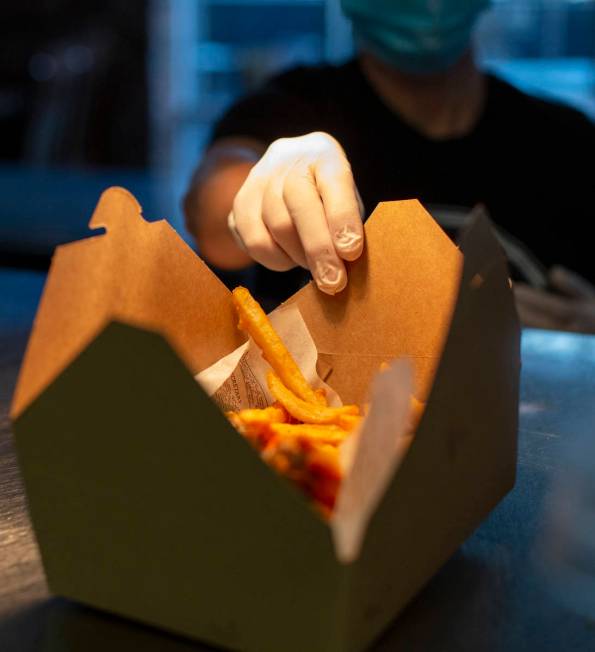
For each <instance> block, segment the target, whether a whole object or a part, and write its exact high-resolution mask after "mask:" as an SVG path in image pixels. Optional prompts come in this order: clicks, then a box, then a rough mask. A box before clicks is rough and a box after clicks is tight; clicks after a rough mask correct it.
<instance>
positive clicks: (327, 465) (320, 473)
mask: <svg viewBox="0 0 595 652" xmlns="http://www.w3.org/2000/svg"><path fill="white" fill-rule="evenodd" d="M262 457H263V459H264V460H265V461H266V462H267V463H268V464H270V465H271V467H272V468H274V469H275V470H276V471H277V472H278V473H281V474H282V475H284V476H285V477H286V478H288V479H289V480H291V481H292V482H294V483H295V484H296V485H297V486H298V487H300V489H301V490H302V491H303V492H304V493H305V494H307V495H308V496H310V498H312V499H313V500H314V501H316V504H317V506H318V507H319V509H321V511H322V512H323V514H324V515H325V516H327V517H328V516H330V513H331V510H332V509H333V507H334V505H335V500H336V497H337V492H338V490H339V485H340V483H341V466H340V462H339V452H338V448H337V447H336V446H327V445H324V444H320V443H317V442H312V441H311V440H310V439H308V438H307V437H295V438H287V439H281V438H280V439H276V440H274V441H273V443H272V444H271V445H270V446H269V447H267V448H266V449H265V451H264V452H263V453H262Z"/></svg>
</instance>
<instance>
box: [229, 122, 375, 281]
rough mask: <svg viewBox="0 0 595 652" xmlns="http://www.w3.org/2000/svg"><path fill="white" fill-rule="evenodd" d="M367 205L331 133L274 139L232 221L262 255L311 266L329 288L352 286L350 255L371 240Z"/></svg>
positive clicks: (272, 262) (287, 265)
mask: <svg viewBox="0 0 595 652" xmlns="http://www.w3.org/2000/svg"><path fill="white" fill-rule="evenodd" d="M362 216H363V206H362V203H361V199H360V198H359V194H358V192H357V188H356V186H355V182H354V180H353V175H352V173H351V166H350V165H349V161H348V160H347V158H346V156H345V152H344V151H343V149H342V147H341V146H340V145H339V143H338V142H337V141H336V140H335V139H334V138H333V137H332V136H330V135H329V134H327V133H323V132H313V133H310V134H307V135H305V136H299V137H297V138H280V139H279V140H276V141H274V142H273V143H272V144H271V145H270V146H269V148H268V149H267V150H266V152H265V153H264V155H263V156H262V158H261V159H260V160H259V161H258V163H257V164H256V165H255V166H254V167H253V168H252V170H251V171H250V173H249V175H248V177H247V179H246V181H245V182H244V184H243V185H242V187H241V188H240V190H239V192H238V193H237V195H236V197H235V200H234V203H233V210H232V211H231V213H230V214H229V218H228V225H229V228H230V230H231V232H232V234H233V235H234V237H235V239H236V241H237V243H238V245H239V246H241V247H242V248H243V249H244V250H245V251H246V252H247V253H248V254H249V255H250V256H251V257H252V258H253V259H254V260H255V261H257V262H259V263H261V264H262V265H264V266H265V267H268V268H269V269H273V270H276V271H284V270H287V269H291V268H292V267H295V266H296V265H301V266H302V267H304V268H306V269H309V270H310V271H311V273H312V276H313V278H314V280H315V281H316V284H317V285H318V287H319V288H320V289H321V290H322V291H323V292H326V293H328V294H335V293H337V292H340V291H341V290H342V289H343V288H344V287H345V285H346V284H347V274H346V272H345V265H344V264H343V260H355V259H356V258H358V257H359V256H360V254H361V253H362V250H363V245H364V231H363V225H362Z"/></svg>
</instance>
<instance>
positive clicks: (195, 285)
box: [11, 188, 243, 417]
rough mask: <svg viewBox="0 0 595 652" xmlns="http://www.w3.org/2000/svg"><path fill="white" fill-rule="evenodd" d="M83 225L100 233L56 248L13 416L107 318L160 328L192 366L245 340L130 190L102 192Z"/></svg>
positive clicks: (224, 304) (225, 295) (214, 288)
mask: <svg viewBox="0 0 595 652" xmlns="http://www.w3.org/2000/svg"><path fill="white" fill-rule="evenodd" d="M89 226H90V228H91V229H97V228H100V227H103V228H105V229H106V233H105V234H101V235H96V236H93V237H90V238H88V239H86V240H81V241H78V242H73V243H70V244H66V245H62V246H60V247H58V248H57V249H56V252H55V254H54V258H53V260H52V266H51V268H50V272H49V275H48V279H47V281H46V286H45V289H44V292H43V296H42V298H41V302H40V305H39V309H38V312H37V316H36V319H35V323H34V326H33V331H32V334H31V337H30V339H29V345H28V347H27V352H26V354H25V358H24V361H23V365H22V367H21V372H20V375H19V379H18V384H17V387H16V391H15V395H14V398H13V404H12V409H11V414H12V416H13V417H17V416H18V415H19V414H20V413H21V412H22V411H23V409H24V408H25V407H26V406H27V405H28V404H29V403H30V402H31V401H32V400H33V399H34V398H35V397H36V396H37V395H38V394H39V393H40V392H41V391H42V390H43V389H44V388H45V387H46V386H47V385H48V383H49V382H51V380H52V379H53V378H55V377H56V375H57V374H58V373H60V372H61V371H62V370H63V369H64V368H65V367H66V366H67V365H68V364H69V362H70V361H71V360H72V359H73V358H74V357H75V356H76V355H77V354H78V353H79V352H80V351H81V350H82V349H83V348H84V347H85V345H86V344H88V343H89V341H90V340H91V339H92V338H93V337H94V336H95V335H96V334H97V333H98V331H99V330H100V329H101V328H102V327H103V326H105V324H106V323H107V322H108V321H110V320H112V319H119V320H121V321H124V322H126V323H131V324H136V325H138V326H142V327H145V328H149V329H151V330H157V331H159V332H161V333H162V334H164V335H165V336H166V337H167V338H168V340H169V342H170V343H171V344H172V345H173V346H174V348H175V349H176V350H177V351H178V353H179V354H180V355H181V357H182V358H183V359H184V360H185V362H186V364H187V365H188V366H189V367H190V368H191V369H192V370H193V371H194V372H195V373H196V372H198V371H200V370H201V369H203V368H205V367H207V366H209V365H210V364H212V363H213V362H215V361H216V360H218V359H219V358H221V357H222V356H224V355H225V354H227V353H229V352H230V351H232V350H233V349H234V348H236V347H237V346H239V345H240V344H241V343H242V342H243V336H242V334H241V333H240V332H239V331H238V330H237V328H236V325H235V322H236V320H235V317H234V311H233V305H232V302H231V294H230V292H229V291H228V290H227V288H225V286H224V285H223V284H222V283H221V282H220V281H219V280H218V279H217V278H216V276H215V275H214V274H213V273H212V272H211V271H210V270H209V269H208V267H207V266H206V265H205V264H204V263H203V262H202V261H201V260H200V258H198V256H196V254H195V253H194V252H193V251H192V250H191V249H190V247H189V246H188V245H187V244H186V243H185V242H184V241H183V240H182V239H181V238H180V237H179V236H178V234H177V233H176V232H175V231H174V229H173V228H172V227H171V226H170V225H169V224H168V223H167V222H166V221H165V220H161V221H158V222H146V221H145V220H144V219H143V217H142V216H141V207H140V205H139V204H138V202H137V201H136V199H135V198H134V197H133V196H132V195H131V194H130V193H129V192H127V191H126V190H124V189H123V188H109V189H108V190H106V191H105V192H104V193H103V194H102V196H101V199H100V201H99V203H98V205H97V207H96V209H95V211H94V213H93V216H92V217H91V221H90V222H89Z"/></svg>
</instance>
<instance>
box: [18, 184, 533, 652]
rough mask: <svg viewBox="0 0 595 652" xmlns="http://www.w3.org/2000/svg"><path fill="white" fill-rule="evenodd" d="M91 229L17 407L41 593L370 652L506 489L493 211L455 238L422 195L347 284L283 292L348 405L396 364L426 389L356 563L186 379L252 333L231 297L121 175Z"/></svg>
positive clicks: (391, 205) (61, 260)
mask: <svg viewBox="0 0 595 652" xmlns="http://www.w3.org/2000/svg"><path fill="white" fill-rule="evenodd" d="M90 227H91V228H92V229H99V228H104V229H105V233H101V232H99V233H98V234H96V235H93V236H92V237H89V238H88V239H86V240H83V241H79V242H74V243H70V244H67V245H63V246H60V247H58V249H57V251H56V253H55V255H54V259H53V262H52V267H51V270H50V273H49V276H48V279H47V283H46V287H45V290H44V293H43V296H42V299H41V302H40V306H39V309H38V313H37V317H36V319H35V324H34V327H33V331H32V334H31V337H30V341H29V345H28V348H27V352H26V355H25V358H24V361H23V364H22V368H21V372H20V376H19V380H18V384H17V388H16V391H15V395H14V399H13V405H12V419H13V426H14V434H15V440H16V445H17V451H18V457H19V463H20V466H21V470H22V474H23V478H24V482H25V487H26V492H27V497H28V503H29V510H30V514H31V518H32V522H33V526H34V529H35V533H36V537H37V541H38V543H39V547H40V551H41V555H42V559H43V564H44V568H45V572H46V576H47V580H48V583H49V587H50V589H51V591H53V592H54V593H55V594H58V595H62V596H66V597H68V598H72V599H74V600H78V601H80V602H83V603H86V604H88V605H92V606H94V607H97V608H100V609H104V610H106V611H109V612H113V613H116V614H120V615H123V616H126V617H129V618H132V619H135V620H138V621H141V622H144V623H148V624H151V625H154V626H157V627H161V628H164V629H166V630H169V631H172V632H176V633H179V634H183V635H186V636H189V637H193V638H197V639H200V640H203V641H205V642H207V643H210V644H213V645H217V646H222V647H225V648H230V649H234V650H244V651H248V652H280V651H283V652H306V651H308V652H310V651H311V652H352V651H353V652H355V651H359V650H364V649H366V648H367V647H368V646H369V645H370V643H371V642H372V641H373V640H374V639H375V638H376V637H377V636H378V635H379V634H380V633H381V632H382V630H383V629H384V628H385V627H386V626H387V625H388V624H389V622H390V621H391V620H392V619H393V618H394V617H395V615H396V614H397V613H398V612H399V611H400V610H401V609H402V608H403V606H404V605H405V604H406V603H407V602H408V601H409V600H410V599H411V598H412V597H413V595H414V594H415V593H416V592H418V591H419V590H420V588H421V587H422V586H423V585H424V584H425V583H426V582H427V581H428V580H429V579H430V578H431V576H432V575H433V574H434V573H435V572H436V571H437V570H438V568H439V567H440V566H441V565H442V564H443V563H444V562H445V561H446V560H447V559H448V558H449V556H450V555H452V553H453V552H454V551H455V550H456V549H457V547H458V546H459V545H460V544H461V543H462V542H463V541H464V540H465V538H466V537H467V536H468V535H469V534H470V533H471V532H472V531H473V530H474V529H475V528H476V527H477V525H478V524H479V523H480V521H481V520H482V519H483V518H484V517H485V516H486V515H487V514H488V512H489V511H490V510H491V509H492V508H493V507H494V506H495V505H496V504H497V503H498V501H499V500H500V499H501V498H502V497H503V496H504V495H505V494H506V493H507V492H508V491H509V490H510V489H511V487H512V486H513V484H514V480H515V469H516V445H517V443H516V437H517V408H518V388H519V370H520V348H519V341H520V330H519V324H518V319H517V316H516V312H515V309H514V303H513V297H512V291H511V286H510V281H509V279H508V272H507V267H506V261H505V259H504V256H503V254H502V252H501V250H500V247H499V245H498V243H497V241H496V238H495V236H494V233H493V231H492V229H491V226H490V224H489V222H488V221H487V220H486V219H484V218H479V219H476V220H475V221H474V223H472V224H471V225H470V226H469V227H468V228H467V230H466V232H465V233H464V234H463V235H462V238H461V240H460V242H459V247H458V248H457V247H456V246H455V245H454V244H452V242H451V241H450V240H449V239H448V238H447V236H446V235H445V234H444V233H443V232H442V230H441V229H440V228H439V227H438V225H437V224H436V223H435V222H434V221H433V219H432V218H431V216H430V215H429V214H428V213H427V212H426V211H425V210H424V208H423V207H422V206H421V204H419V202H417V201H416V200H408V201H399V202H387V203H382V204H379V205H378V207H377V208H376V210H375V211H374V213H373V214H372V216H371V217H370V219H369V220H368V221H367V223H366V249H365V252H364V254H363V255H362V257H361V259H360V260H358V261H357V262H355V263H353V264H350V265H349V279H350V280H349V284H348V287H347V289H346V290H345V291H344V292H342V293H340V294H339V295H337V296H335V297H330V296H327V295H324V294H322V293H320V292H319V291H318V290H317V289H316V287H315V286H314V285H312V284H310V285H308V286H306V287H305V288H303V289H302V290H301V291H299V292H298V293H297V294H296V295H294V296H293V297H291V299H290V301H291V302H295V303H296V304H297V305H298V307H299V309H300V312H301V314H302V316H303V318H304V320H305V322H306V325H307V327H308V329H309V331H310V333H311V335H312V337H313V339H314V342H315V344H316V347H317V349H318V357H319V363H320V365H321V367H322V366H324V367H325V368H326V369H330V374H329V375H328V376H327V377H326V378H325V379H326V381H327V382H328V383H329V385H330V386H331V387H333V388H334V389H335V390H337V392H338V393H339V395H340V396H341V398H342V400H343V401H344V402H357V403H360V404H361V403H363V402H365V401H366V400H367V396H368V389H369V386H370V383H371V381H372V378H373V377H374V376H375V374H376V372H377V370H378V366H379V364H380V363H381V362H383V361H390V360H393V359H394V358H398V357H400V356H405V357H407V358H408V359H409V360H410V361H411V363H412V365H413V371H414V373H413V381H414V389H415V394H416V395H417V396H418V397H419V398H421V399H422V400H425V401H427V404H426V409H425V412H424V415H423V417H422V420H421V422H420V424H419V427H418V429H417V432H416V434H415V438H414V439H413V443H412V444H411V446H410V448H409V451H408V453H407V454H406V456H405V458H404V459H403V460H402V462H401V464H400V466H399V467H398V469H396V470H395V471H394V473H392V474H390V475H389V477H388V478H387V480H386V483H385V487H384V489H383V492H382V495H381V496H380V497H379V500H378V501H377V504H376V506H375V508H374V510H373V512H372V514H371V516H370V519H369V522H368V523H367V526H366V528H365V531H364V532H363V536H362V539H361V545H360V546H359V548H358V551H357V555H356V556H355V558H353V559H351V560H349V561H346V560H345V559H339V556H338V554H337V549H336V546H335V542H334V539H333V531H332V528H331V526H330V524H329V523H327V522H326V521H325V520H323V519H322V518H321V517H320V516H319V515H318V514H317V513H316V512H315V511H314V510H313V509H312V507H311V506H310V505H309V504H308V502H307V501H306V499H305V498H304V497H303V496H302V495H301V494H300V493H299V492H298V491H297V490H296V489H294V487H293V486H291V485H290V484H289V483H288V482H286V481H285V480H284V479H283V478H281V477H279V476H277V475H276V474H275V473H274V472H273V471H272V470H271V469H269V468H268V467H267V466H266V465H265V464H264V463H263V462H262V461H261V460H260V458H259V456H258V455H257V454H256V453H255V452H254V450H253V449H252V448H251V447H250V446H249V444H248V443H247V442H246V441H245V440H244V439H243V438H242V437H241V436H239V435H238V433H237V432H236V431H235V430H234V429H233V428H232V426H231V425H230V424H229V423H228V421H227V419H226V418H225V417H224V415H223V414H222V413H221V411H220V410H219V408H218V407H217V406H216V405H215V404H214V403H213V402H212V401H211V399H210V398H209V397H208V396H207V395H206V394H205V393H204V391H203V390H202V388H201V386H200V385H199V384H198V383H197V382H196V381H195V380H194V378H193V376H194V374H196V373H198V372H199V371H201V370H203V369H205V368H206V367H208V366H210V365H211V364H213V363H214V362H216V361H217V360H219V359H220V358H222V357H223V356H224V355H226V354H228V353H230V352H231V351H233V350H234V349H235V348H237V347H238V346H239V345H241V344H242V342H243V341H244V339H243V335H242V334H241V333H240V332H239V331H238V330H237V328H236V322H237V319H236V316H235V314H234V310H233V306H232V301H231V294H230V292H229V291H228V290H227V289H226V288H225V287H224V286H223V285H222V284H221V283H220V282H219V281H218V280H217V279H216V277H215V276H214V275H213V274H212V273H211V272H210V271H209V269H208V268H207V267H206V265H204V263H203V262H202V261H201V260H200V259H199V258H198V257H197V256H196V254H194V252H192V250H191V249H190V248H189V247H188V246H187V245H186V244H185V243H184V242H183V241H182V240H181V239H180V238H179V236H177V234H176V233H175V231H174V230H173V229H172V228H171V227H170V226H169V225H168V224H167V223H166V222H165V221H158V222H146V221H145V220H144V219H143V218H142V216H141V213H140V206H139V205H138V203H137V202H136V200H135V199H134V198H133V197H132V196H131V195H130V194H129V193H128V192H127V191H125V190H123V189H121V188H111V189H109V190H107V191H106V192H105V193H104V194H103V195H102V197H101V199H100V201H99V204H98V206H97V208H96V210H95V212H94V214H93V216H92V218H91V221H90Z"/></svg>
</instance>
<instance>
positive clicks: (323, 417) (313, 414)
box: [267, 371, 359, 424]
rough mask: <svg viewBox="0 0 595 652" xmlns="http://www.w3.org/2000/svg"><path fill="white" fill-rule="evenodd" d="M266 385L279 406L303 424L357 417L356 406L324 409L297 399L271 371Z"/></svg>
mask: <svg viewBox="0 0 595 652" xmlns="http://www.w3.org/2000/svg"><path fill="white" fill-rule="evenodd" d="M267 383H268V386H269V390H270V391H271V394H272V395H273V396H274V397H275V399H276V400H277V401H279V403H281V405H283V407H284V408H285V409H286V410H287V411H288V412H289V414H291V416H292V417H295V418H296V419H297V420H298V421H302V422H303V423H319V424H322V423H334V424H338V422H339V421H340V418H341V416H343V415H346V414H350V415H358V414H359V408H358V407H357V405H343V406H342V407H336V408H334V407H325V406H323V405H313V404H312V403H307V402H306V401H304V400H302V399H301V398H299V397H297V396H296V395H295V394H294V393H293V392H292V391H291V390H290V389H288V388H287V387H286V386H285V385H284V384H283V382H282V381H281V379H280V378H279V376H277V375H276V374H275V373H273V372H272V371H269V373H268V374H267Z"/></svg>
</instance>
